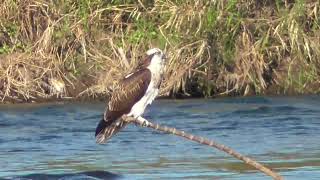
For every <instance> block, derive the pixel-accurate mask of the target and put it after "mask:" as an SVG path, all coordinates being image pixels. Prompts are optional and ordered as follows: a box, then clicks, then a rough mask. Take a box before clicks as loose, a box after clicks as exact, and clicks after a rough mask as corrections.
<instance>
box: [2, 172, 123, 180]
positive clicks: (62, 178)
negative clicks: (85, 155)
mask: <svg viewBox="0 0 320 180" xmlns="http://www.w3.org/2000/svg"><path fill="white" fill-rule="evenodd" d="M121 178H122V176H121V175H118V174H115V173H111V172H108V171H87V172H80V173H67V174H37V173H34V174H29V175H24V176H15V177H9V178H4V179H3V180H16V179H19V180H66V179H68V180H84V179H88V180H90V179H92V180H100V179H110V180H116V179H121Z"/></svg>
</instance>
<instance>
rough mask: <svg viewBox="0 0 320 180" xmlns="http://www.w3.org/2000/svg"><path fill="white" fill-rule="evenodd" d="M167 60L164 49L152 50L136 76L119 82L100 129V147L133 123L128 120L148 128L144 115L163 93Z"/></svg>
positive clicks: (98, 137) (135, 71) (100, 123)
mask: <svg viewBox="0 0 320 180" xmlns="http://www.w3.org/2000/svg"><path fill="white" fill-rule="evenodd" d="M165 59H166V56H165V54H164V53H163V52H162V51H161V50H160V49H158V48H153V49H150V50H148V51H147V56H146V57H145V58H144V59H143V60H142V61H141V62H140V65H139V66H138V67H137V68H136V69H135V70H134V72H133V73H131V74H128V75H127V76H126V77H125V78H124V79H122V80H121V81H120V82H119V85H118V87H117V88H116V89H115V90H114V91H113V93H112V95H111V99H110V101H109V103H108V105H107V107H106V110H105V112H104V116H103V119H102V120H101V121H100V122H99V124H98V126H97V128H96V134H95V136H96V141H97V143H99V144H101V143H103V142H105V141H106V140H108V139H109V138H111V136H112V135H114V134H116V133H117V132H119V131H120V130H121V129H122V128H124V127H125V126H126V125H127V124H128V123H130V122H128V120H127V121H126V119H125V118H123V117H125V116H131V117H133V118H135V119H136V120H138V121H140V122H141V124H144V125H147V124H148V123H149V122H148V121H147V120H146V119H144V118H143V117H142V115H143V113H144V110H145V108H146V107H147V105H148V104H151V103H152V101H153V100H154V99H155V98H156V96H157V95H158V93H159V87H160V83H161V81H162V75H163V72H164V65H165Z"/></svg>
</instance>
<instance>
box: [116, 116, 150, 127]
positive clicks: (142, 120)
mask: <svg viewBox="0 0 320 180" xmlns="http://www.w3.org/2000/svg"><path fill="white" fill-rule="evenodd" d="M122 118H123V120H124V121H126V122H128V123H129V122H134V123H136V124H137V125H138V124H139V125H141V126H142V127H146V126H148V125H149V124H150V122H149V121H148V120H146V119H145V118H143V117H141V116H138V117H136V118H135V117H133V116H127V115H123V117H122Z"/></svg>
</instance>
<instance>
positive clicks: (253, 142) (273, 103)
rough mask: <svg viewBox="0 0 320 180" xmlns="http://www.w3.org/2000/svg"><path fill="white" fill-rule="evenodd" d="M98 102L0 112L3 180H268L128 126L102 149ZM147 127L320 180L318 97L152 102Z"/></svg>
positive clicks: (221, 156)
mask: <svg viewBox="0 0 320 180" xmlns="http://www.w3.org/2000/svg"><path fill="white" fill-rule="evenodd" d="M104 106H105V104H104V103H100V102H98V103H93V102H91V103H60V104H37V105H31V104H26V105H10V106H8V105H7V106H5V105H1V106H0V178H2V179H64V180H65V179H243V180H250V179H254V180H255V179H257V180H260V179H261V180H262V179H270V178H269V177H267V176H265V175H264V174H262V173H260V172H257V171H256V170H254V169H252V168H251V167H249V166H247V165H244V164H243V163H242V162H241V161H238V160H237V159H234V158H233V157H230V156H229V155H227V154H225V153H223V152H219V151H217V150H216V149H213V148H209V147H206V146H204V145H199V144H196V143H194V142H189V141H187V140H185V139H183V138H180V137H175V136H172V135H167V134H163V133H158V132H156V131H154V130H152V129H146V128H142V127H137V126H135V125H130V126H128V127H127V128H126V129H125V130H123V131H122V132H120V133H119V134H117V135H116V136H114V137H113V138H112V139H111V140H110V141H109V142H108V143H107V144H104V145H97V144H95V139H94V130H95V126H96V124H97V122H98V121H99V120H100V118H101V114H102V112H103V110H104ZM145 117H146V118H147V119H150V120H151V121H153V122H156V123H160V124H163V125H167V126H172V127H176V128H178V129H181V130H184V131H187V132H190V133H193V134H195V135H201V136H204V137H207V138H210V139H213V140H216V141H217V142H220V143H223V144H225V145H227V146H229V147H231V148H233V149H235V150H237V151H238V152H240V153H242V154H244V155H247V156H249V157H252V158H254V159H256V160H258V161H259V162H262V163H264V164H266V165H267V166H268V167H271V168H272V169H274V170H275V171H277V172H279V173H280V174H281V175H283V176H284V177H285V179H293V180H295V179H297V180H298V179H299V180H300V179H315V180H316V179H317V180H318V179H320V118H319V117H320V97H319V96H304V97H248V98H221V99H220V98H218V99H211V100H205V99H193V100H157V101H155V102H154V103H153V104H152V105H151V106H150V107H148V110H147V111H146V113H145Z"/></svg>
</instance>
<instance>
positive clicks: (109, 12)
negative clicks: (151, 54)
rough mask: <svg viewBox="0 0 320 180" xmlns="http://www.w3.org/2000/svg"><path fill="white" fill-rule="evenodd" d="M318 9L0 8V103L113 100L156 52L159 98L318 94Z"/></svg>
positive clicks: (84, 3)
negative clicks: (164, 60) (164, 57)
mask: <svg viewBox="0 0 320 180" xmlns="http://www.w3.org/2000/svg"><path fill="white" fill-rule="evenodd" d="M319 7H320V5H319V2H318V1H315V0H308V1H306V2H304V1H296V2H291V1H281V2H280V1H274V2H273V1H252V0H247V1H241V2H237V1H205V0H187V1H179V0H175V1H174V0H157V1H154V2H151V1H150V2H149V1H132V2H131V3H121V1H112V2H108V3H107V2H104V1H99V0H79V1H75V2H65V1H36V0H30V1H25V0H19V1H13V0H4V1H1V2H0V54H1V56H0V58H1V61H0V83H1V85H0V96H1V99H2V101H6V100H14V101H30V100H31V101H32V100H37V99H39V98H40V99H46V98H54V97H58V98H68V97H71V98H81V97H99V96H104V95H108V94H109V93H110V92H111V91H112V89H113V87H114V85H115V84H116V83H117V81H118V80H119V79H120V78H122V77H123V76H124V75H125V73H127V72H128V71H131V70H132V69H133V68H134V67H135V66H137V65H138V63H139V59H140V58H141V56H143V55H144V52H145V51H146V50H147V49H148V48H150V47H154V46H157V47H160V48H162V49H164V50H165V51H166V52H167V54H168V56H169V62H168V64H167V70H166V75H165V82H164V83H163V84H162V91H161V94H162V95H165V96H166V95H172V96H174V95H176V94H183V95H187V96H195V95H201V96H216V95H224V94H231V95H235V94H238V95H239V94H240V95H248V94H256V93H270V92H271V93H288V92H293V93H316V92H318V91H319V87H320V83H319V80H318V79H319V78H318V76H319V75H320V72H319V68H320V64H319V56H320V50H319V42H320V39H319V37H320V20H319V17H320V10H319Z"/></svg>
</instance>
